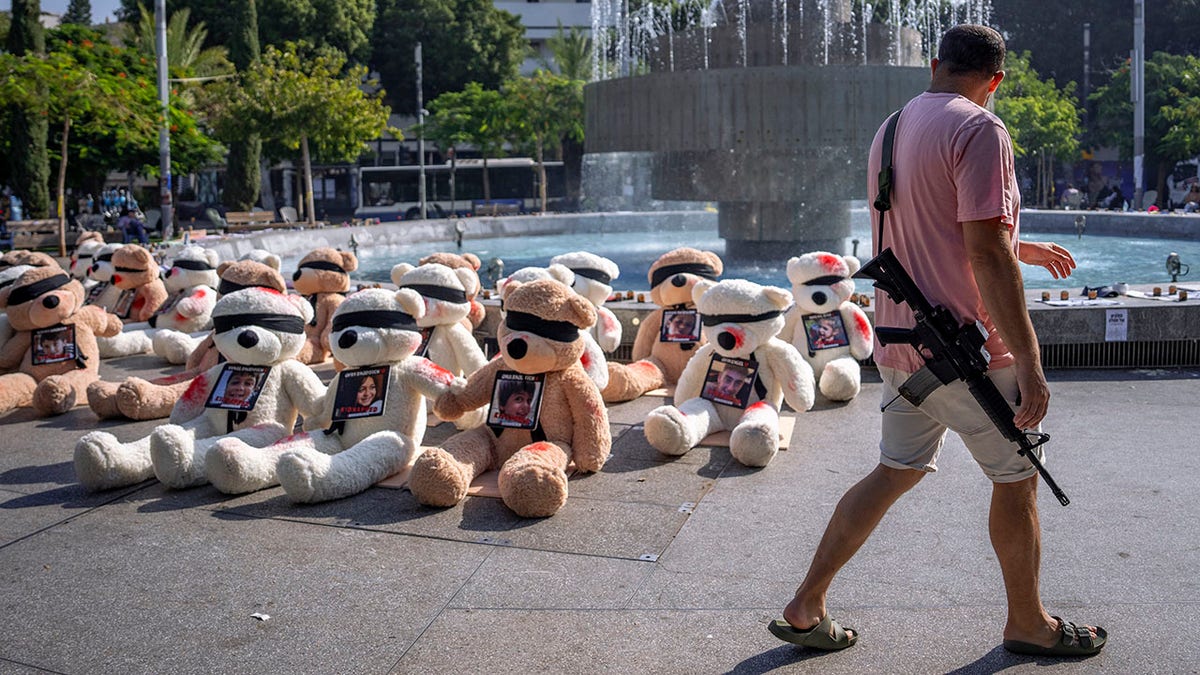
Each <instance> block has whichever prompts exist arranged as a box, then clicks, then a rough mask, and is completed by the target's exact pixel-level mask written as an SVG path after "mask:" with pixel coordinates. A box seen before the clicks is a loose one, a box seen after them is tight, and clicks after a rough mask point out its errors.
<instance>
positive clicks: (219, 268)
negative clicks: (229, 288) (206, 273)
mask: <svg viewBox="0 0 1200 675" xmlns="http://www.w3.org/2000/svg"><path fill="white" fill-rule="evenodd" d="M232 264H233V263H231V262H223V263H221V264H220V265H217V276H221V275H223V274H225V270H227V269H229V266H230V265H232Z"/></svg>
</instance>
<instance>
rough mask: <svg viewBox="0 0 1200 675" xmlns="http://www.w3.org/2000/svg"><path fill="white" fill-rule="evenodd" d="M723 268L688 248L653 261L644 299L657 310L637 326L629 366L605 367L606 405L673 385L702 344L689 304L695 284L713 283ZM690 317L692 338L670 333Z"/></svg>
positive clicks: (716, 260)
mask: <svg viewBox="0 0 1200 675" xmlns="http://www.w3.org/2000/svg"><path fill="white" fill-rule="evenodd" d="M724 269H725V266H724V264H723V263H722V262H721V258H720V257H719V256H718V255H717V254H716V253H710V252H708V251H698V250H696V249H694V248H687V247H683V248H677V249H675V250H674V251H668V252H667V253H664V254H662V255H661V256H659V258H658V260H655V261H654V264H653V265H651V266H650V270H649V271H648V272H647V273H646V278H647V279H648V280H649V281H650V299H651V301H653V302H654V304H656V305H658V309H656V310H654V311H653V312H650V314H649V315H647V316H646V318H644V319H643V320H642V324H641V326H639V327H638V333H637V338H636V339H635V341H634V343H633V363H630V364H622V363H614V362H612V361H610V362H609V364H608V386H607V387H605V388H604V391H603V392H602V393H603V395H604V401H605V402H606V403H620V402H623V401H631V400H633V399H635V398H637V397H639V396H641V395H642V394H645V393H646V392H648V391H651V390H653V389H657V388H659V387H661V386H663V385H664V384H665V385H672V386H673V385H674V384H675V383H676V382H678V381H679V376H680V375H682V374H683V369H684V368H685V367H686V366H687V363H688V361H689V360H690V359H691V358H692V355H693V354H695V353H696V349H697V348H698V347H700V346H701V345H703V344H704V336H703V335H701V334H700V323H699V317H698V316H697V315H696V305H695V303H694V302H693V300H692V288H693V287H694V286H695V285H696V283H697V282H699V281H703V280H705V279H707V280H710V281H711V280H715V279H716V278H717V277H719V276H721V272H722V271H724ZM688 317H691V320H692V321H693V327H694V333H693V334H694V335H696V336H698V337H696V338H695V339H691V338H687V337H682V336H681V334H675V333H672V332H671V330H672V328H671V327H670V325H669V323H670V322H671V321H672V320H674V321H680V320H684V319H687V318H688Z"/></svg>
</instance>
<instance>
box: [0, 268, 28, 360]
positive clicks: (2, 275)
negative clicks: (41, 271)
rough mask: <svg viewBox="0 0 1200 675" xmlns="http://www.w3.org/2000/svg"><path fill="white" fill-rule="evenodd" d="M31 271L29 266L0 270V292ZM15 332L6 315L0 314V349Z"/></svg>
mask: <svg viewBox="0 0 1200 675" xmlns="http://www.w3.org/2000/svg"><path fill="white" fill-rule="evenodd" d="M31 269H33V268H32V267H30V266H29V265H13V266H12V267H5V268H3V269H0V290H2V289H4V288H5V287H6V286H11V285H13V284H14V283H16V281H17V279H18V278H20V276H21V275H22V274H24V273H26V272H28V271H29V270H31ZM15 332H16V331H14V330H13V327H12V324H10V323H9V322H8V314H6V313H4V312H0V347H3V346H4V343H5V342H8V339H9V338H11V337H12V336H13V333H15Z"/></svg>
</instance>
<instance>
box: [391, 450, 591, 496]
mask: <svg viewBox="0 0 1200 675" xmlns="http://www.w3.org/2000/svg"><path fill="white" fill-rule="evenodd" d="M425 449H426V450H428V449H429V446H426V447H425ZM408 473H409V469H407V468H406V469H404V470H403V471H401V472H400V473H395V474H392V475H390V476H388V477H387V478H384V479H383V480H381V481H379V482H378V483H376V484H375V486H376V487H382V488H390V489H393V490H407V489H408ZM574 475H575V465H574V464H570V465H568V466H567V478H570V477H571V476H574ZM499 479H500V472H499V471H488V472H487V473H483V474H480V475H478V476H476V477H475V480H473V481H471V487H469V488H467V496H468V497H495V498H496V499H499V498H500V483H499Z"/></svg>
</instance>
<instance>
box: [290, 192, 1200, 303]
mask: <svg viewBox="0 0 1200 675" xmlns="http://www.w3.org/2000/svg"><path fill="white" fill-rule="evenodd" d="M850 220H851V236H850V237H849V238H847V239H846V240H845V242H844V248H843V250H842V251H841V252H842V253H851V252H852V251H853V244H852V241H853V240H854V239H858V240H859V244H858V254H859V257H860V258H862V259H864V260H865V259H866V258H868V257H869V256H870V246H871V244H870V242H871V233H870V221H869V214H868V211H867V207H866V205H865V203H864V202H856V203H855V205H853V206H852V207H851V209H850ZM1021 238H1022V239H1023V240H1028V241H1037V240H1053V241H1057V242H1058V243H1060V244H1062V245H1063V246H1065V247H1067V248H1068V249H1069V250H1070V251H1071V252H1072V255H1074V256H1075V260H1076V262H1077V263H1078V265H1079V267H1078V269H1076V271H1075V274H1073V275H1072V276H1071V277H1069V278H1067V279H1053V278H1052V277H1051V276H1050V273H1049V272H1047V271H1045V270H1043V269H1041V268H1034V267H1029V266H1023V269H1024V274H1025V285H1026V287H1028V288H1031V289H1037V288H1048V289H1049V288H1053V289H1057V288H1075V289H1082V287H1083V286H1100V285H1106V284H1113V283H1116V282H1118V281H1124V282H1126V283H1130V284H1166V283H1168V282H1169V281H1170V277H1169V276H1167V274H1166V268H1165V262H1166V257H1167V254H1168V253H1170V252H1172V251H1175V252H1177V253H1179V254H1180V257H1181V259H1182V260H1183V262H1184V263H1185V264H1195V263H1197V262H1200V241H1185V240H1172V239H1140V238H1133V237H1104V236H1090V235H1085V236H1084V237H1083V238H1082V239H1077V238H1075V237H1073V236H1070V235H1044V234H1038V233H1036V232H1027V231H1025V230H1024V229H1023V230H1022V235H1021ZM680 246H691V247H693V248H700V249H705V250H710V251H714V252H716V253H718V254H722V255H724V252H725V242H724V240H722V239H721V237H720V236H719V235H718V233H717V228H716V227H711V228H701V229H691V230H687V231H678V230H672V231H661V232H642V233H635V232H626V233H613V232H610V233H604V234H600V233H576V234H562V235H541V236H521V237H498V238H490V239H468V240H467V241H466V242H464V245H463V249H462V250H463V251H464V252H470V253H474V254H475V255H477V256H479V258H480V259H481V260H482V261H483V264H484V269H483V270H481V275H482V274H483V273H484V272H486V268H487V265H488V262H489V261H490V260H491V259H493V258H500V259H501V260H503V261H504V270H505V272H506V273H511V272H513V271H515V270H517V269H520V268H521V267H526V266H539V267H541V266H545V265H547V264H549V261H550V258H551V257H553V256H555V255H558V254H560V253H566V252H568V251H580V250H583V251H592V252H594V253H597V254H599V255H603V256H605V257H608V258H611V259H612V260H613V261H615V262H616V263H617V265H618V266H619V267H620V268H621V277H620V278H619V279H618V280H617V281H616V282H615V283H614V284H613V286H614V287H615V288H616V289H618V290H633V291H639V290H646V289H648V287H649V284H648V283H647V281H646V270H647V269H649V267H650V264H651V263H652V262H654V260H655V259H656V258H657V257H658V256H659V255H661V254H662V253H664V252H666V251H669V250H671V249H673V248H677V247H680ZM448 250H449V251H452V250H454V247H453V244H452V243H451V242H446V241H431V242H422V243H414V244H411V245H404V246H374V247H371V248H368V249H363V250H360V251H359V255H360V264H359V271H358V272H357V273H355V275H354V276H355V278H356V279H361V280H364V281H380V282H386V281H388V280H389V276H390V271H391V268H392V266H393V265H395V264H396V263H400V262H408V263H412V264H416V262H417V260H418V259H419V258H421V257H423V256H425V255H428V254H430V253H433V252H436V251H448ZM295 264H296V259H293V260H286V261H285V262H284V270H291V269H293V268H294V267H295ZM786 264H787V255H786V254H781V255H780V257H778V258H775V259H770V260H763V261H737V260H726V267H725V274H724V275H722V276H723V278H726V279H732V278H744V279H749V280H751V281H755V282H757V283H761V284H771V285H775V286H783V287H787V286H788V285H789V284H788V281H787V277H786V274H785V266H786ZM1190 280H1191V279H1190V278H1188V277H1184V278H1183V279H1182V281H1181V283H1182V282H1187V281H1190ZM1197 283H1200V280H1197ZM485 285H487V282H486V279H485ZM858 288H859V291H861V292H866V291H867V290H868V289H869V288H870V284H869V283H868V282H866V281H863V280H859V282H858Z"/></svg>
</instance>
